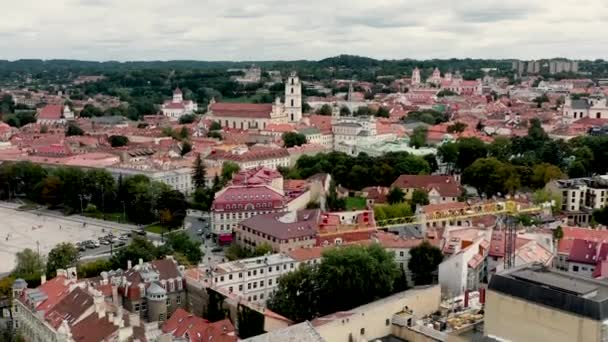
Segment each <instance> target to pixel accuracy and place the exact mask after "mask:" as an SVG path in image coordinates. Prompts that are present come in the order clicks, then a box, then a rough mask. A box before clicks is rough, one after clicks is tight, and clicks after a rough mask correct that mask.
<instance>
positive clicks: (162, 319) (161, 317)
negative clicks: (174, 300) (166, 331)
mask: <svg viewBox="0 0 608 342" xmlns="http://www.w3.org/2000/svg"><path fill="white" fill-rule="evenodd" d="M158 320H159V321H161V322H162V321H164V320H165V314H160V315H158Z"/></svg>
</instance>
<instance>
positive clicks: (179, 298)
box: [175, 295, 182, 305]
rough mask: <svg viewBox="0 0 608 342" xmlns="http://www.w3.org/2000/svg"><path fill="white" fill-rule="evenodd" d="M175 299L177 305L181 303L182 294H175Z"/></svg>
mask: <svg viewBox="0 0 608 342" xmlns="http://www.w3.org/2000/svg"><path fill="white" fill-rule="evenodd" d="M175 301H176V302H177V305H180V304H181V303H182V296H180V295H177V297H176V298H175Z"/></svg>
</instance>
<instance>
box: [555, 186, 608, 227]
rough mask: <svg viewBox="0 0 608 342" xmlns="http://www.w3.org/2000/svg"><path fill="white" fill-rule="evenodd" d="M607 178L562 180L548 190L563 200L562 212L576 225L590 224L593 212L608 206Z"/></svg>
mask: <svg viewBox="0 0 608 342" xmlns="http://www.w3.org/2000/svg"><path fill="white" fill-rule="evenodd" d="M606 178H607V176H599V177H588V178H574V179H560V180H555V181H551V182H549V183H548V184H547V186H546V188H547V190H549V191H550V192H552V193H553V194H555V195H558V196H560V197H561V199H562V201H561V202H562V207H561V210H562V211H563V212H564V213H566V215H567V216H568V220H569V221H571V222H573V223H574V224H579V223H580V224H588V223H589V222H590V219H591V213H592V212H593V210H596V209H600V208H603V207H604V206H606V205H607V204H608V179H606Z"/></svg>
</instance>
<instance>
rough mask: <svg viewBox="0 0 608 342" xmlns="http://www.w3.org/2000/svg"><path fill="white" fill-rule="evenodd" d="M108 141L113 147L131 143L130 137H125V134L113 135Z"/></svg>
mask: <svg viewBox="0 0 608 342" xmlns="http://www.w3.org/2000/svg"><path fill="white" fill-rule="evenodd" d="M108 141H109V142H110V145H112V147H121V146H125V145H126V144H128V143H129V138H127V137H125V136H124V135H111V136H110V137H109V138H108Z"/></svg>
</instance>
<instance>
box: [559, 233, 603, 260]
mask: <svg viewBox="0 0 608 342" xmlns="http://www.w3.org/2000/svg"><path fill="white" fill-rule="evenodd" d="M562 231H563V232H564V237H563V238H562V239H561V240H559V243H558V247H557V251H558V253H560V254H566V255H569V254H570V250H571V248H572V244H573V243H574V240H575V239H581V240H587V241H596V242H608V230H598V229H591V228H579V227H563V228H562Z"/></svg>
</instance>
